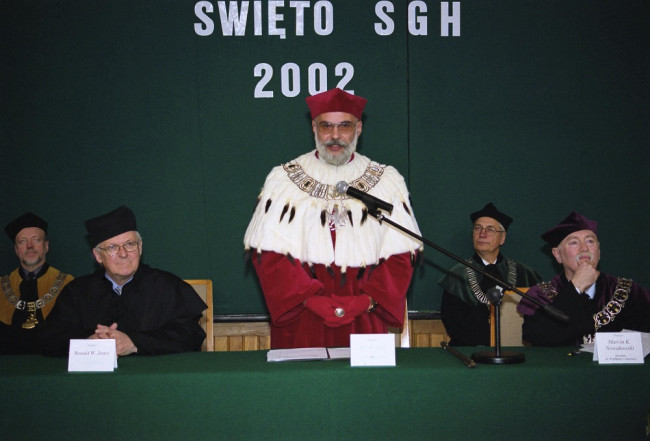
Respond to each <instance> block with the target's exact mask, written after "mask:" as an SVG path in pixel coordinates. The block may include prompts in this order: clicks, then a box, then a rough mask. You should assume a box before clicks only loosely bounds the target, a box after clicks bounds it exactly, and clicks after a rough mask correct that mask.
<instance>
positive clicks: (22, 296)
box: [0, 213, 72, 354]
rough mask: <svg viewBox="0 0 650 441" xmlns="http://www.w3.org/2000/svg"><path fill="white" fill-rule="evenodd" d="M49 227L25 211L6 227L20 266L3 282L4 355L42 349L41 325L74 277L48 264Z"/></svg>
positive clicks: (0, 349) (0, 329) (0, 343)
mask: <svg viewBox="0 0 650 441" xmlns="http://www.w3.org/2000/svg"><path fill="white" fill-rule="evenodd" d="M47 227H48V225H47V222H46V221H44V220H43V219H41V218H40V217H38V216H37V215H35V214H34V213H25V214H23V215H21V216H19V217H17V218H16V219H14V220H12V221H11V222H9V223H8V224H7V226H6V227H5V232H6V233H7V236H9V239H10V240H11V242H12V243H13V244H14V251H15V252H16V256H17V257H18V260H19V262H20V266H19V267H18V268H16V269H15V270H13V271H12V272H11V274H9V275H7V276H4V277H2V279H1V282H0V286H1V288H0V289H1V290H2V295H0V354H31V353H37V352H38V345H37V334H38V332H40V328H41V325H42V323H43V322H44V321H45V319H46V318H47V316H48V314H49V313H50V311H51V310H52V307H53V306H54V303H55V302H56V299H57V297H58V295H59V293H60V292H61V289H63V287H64V286H65V285H67V284H68V283H69V282H70V281H71V280H72V276H71V275H69V274H66V273H64V272H62V271H59V270H58V269H56V268H54V267H52V266H50V265H49V264H48V263H47V253H48V252H49V250H50V242H49V240H48V238H47Z"/></svg>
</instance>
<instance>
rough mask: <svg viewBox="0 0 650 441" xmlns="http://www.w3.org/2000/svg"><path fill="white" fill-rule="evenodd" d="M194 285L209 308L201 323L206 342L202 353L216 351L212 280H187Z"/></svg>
mask: <svg viewBox="0 0 650 441" xmlns="http://www.w3.org/2000/svg"><path fill="white" fill-rule="evenodd" d="M185 281H186V282H187V283H189V284H190V285H192V288H194V291H196V292H197V294H198V295H199V296H200V297H201V299H203V301H204V302H205V304H206V305H208V307H207V308H206V309H205V310H204V311H203V315H202V316H201V320H200V321H199V323H200V324H201V327H202V328H203V330H204V331H205V341H204V342H203V345H202V346H201V350H202V351H214V329H213V326H214V324H213V322H212V320H213V315H214V314H213V309H212V280H210V279H189V280H185Z"/></svg>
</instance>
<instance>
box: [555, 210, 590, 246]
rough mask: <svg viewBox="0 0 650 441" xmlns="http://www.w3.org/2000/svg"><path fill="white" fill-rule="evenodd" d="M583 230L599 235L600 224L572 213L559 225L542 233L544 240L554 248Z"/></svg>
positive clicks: (575, 212)
mask: <svg viewBox="0 0 650 441" xmlns="http://www.w3.org/2000/svg"><path fill="white" fill-rule="evenodd" d="M582 230H591V231H593V232H594V233H595V234H596V235H598V222H596V221H594V220H591V219H587V218H586V217H584V216H583V215H581V214H580V213H578V212H577V211H572V212H571V213H569V215H568V216H567V217H566V218H565V219H564V220H563V221H561V222H560V223H559V224H557V225H556V226H554V227H553V228H551V229H550V230H548V231H546V232H544V233H542V239H543V240H544V241H545V242H547V243H548V244H549V245H551V246H552V247H557V246H558V245H559V244H560V242H562V241H563V240H564V238H565V237H567V236H568V235H569V234H571V233H575V232H576V231H582Z"/></svg>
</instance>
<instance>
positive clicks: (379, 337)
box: [350, 334, 395, 366]
mask: <svg viewBox="0 0 650 441" xmlns="http://www.w3.org/2000/svg"><path fill="white" fill-rule="evenodd" d="M350 366H395V335H394V334H351V335H350Z"/></svg>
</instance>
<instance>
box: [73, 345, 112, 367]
mask: <svg viewBox="0 0 650 441" xmlns="http://www.w3.org/2000/svg"><path fill="white" fill-rule="evenodd" d="M116 367H117V351H116V350H115V340H113V339H83V340H75V339H72V340H70V352H69V354H68V372H113V370H114V369H115V368H116Z"/></svg>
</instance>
